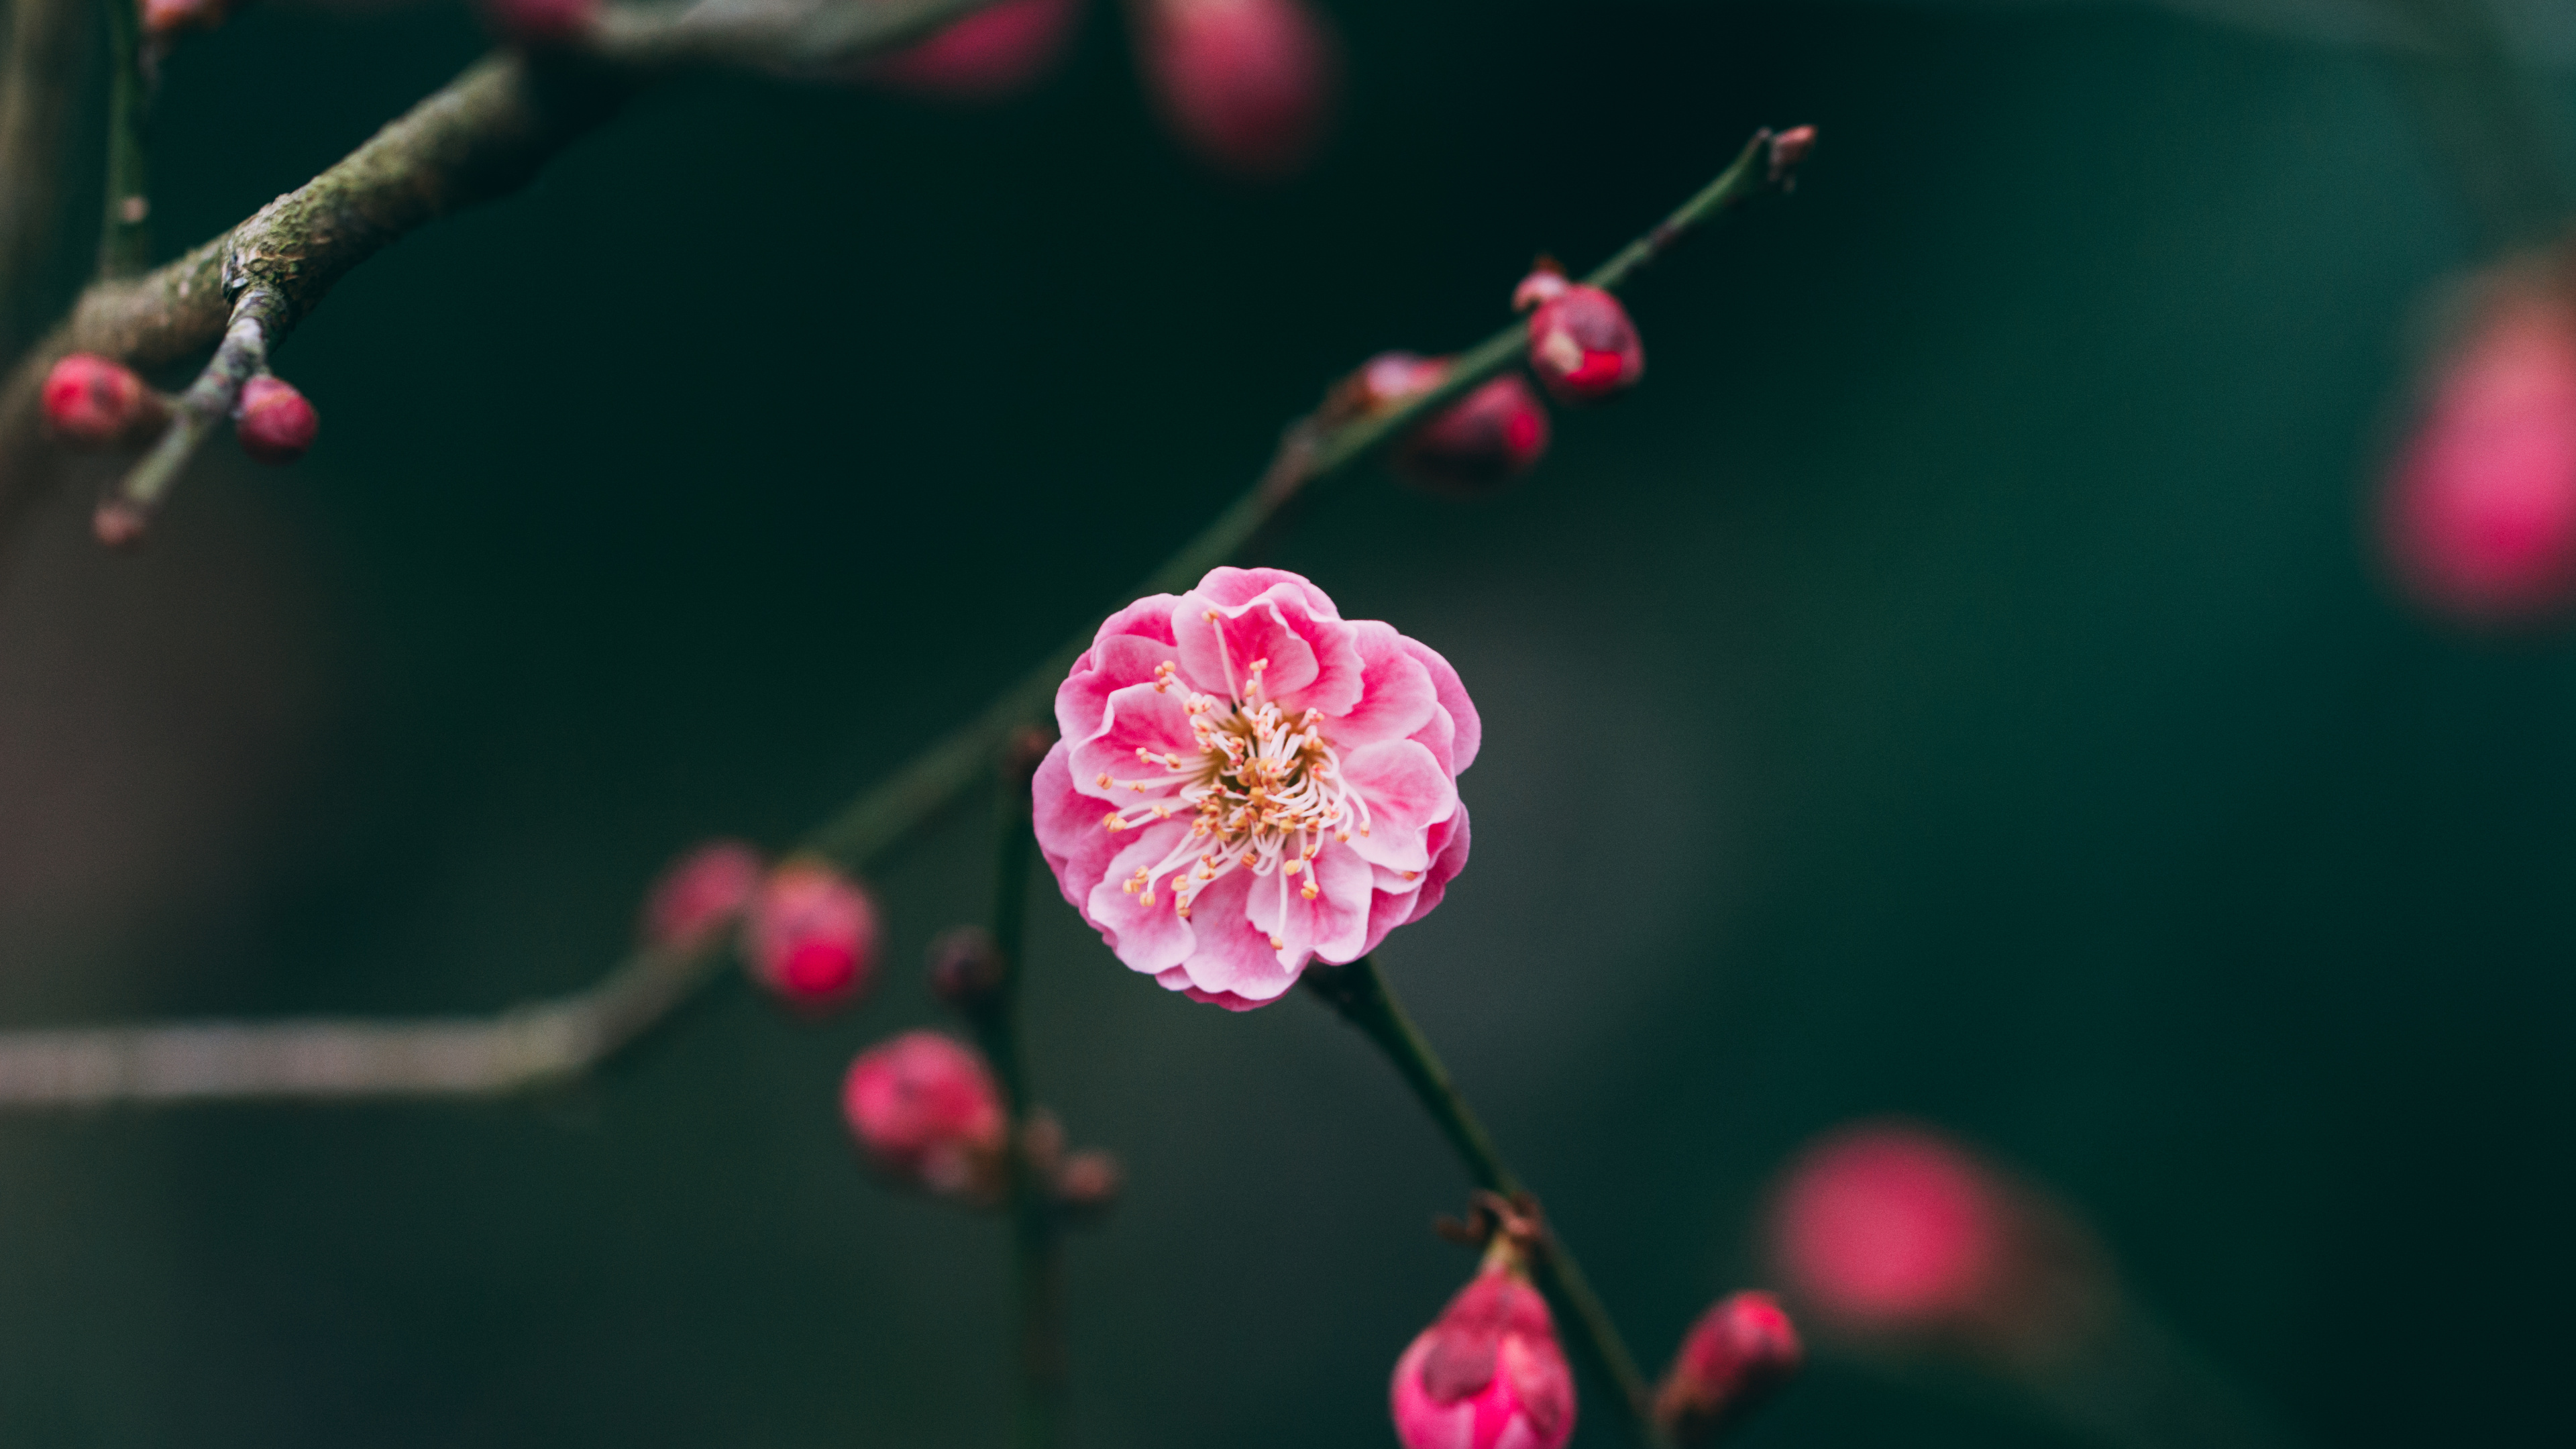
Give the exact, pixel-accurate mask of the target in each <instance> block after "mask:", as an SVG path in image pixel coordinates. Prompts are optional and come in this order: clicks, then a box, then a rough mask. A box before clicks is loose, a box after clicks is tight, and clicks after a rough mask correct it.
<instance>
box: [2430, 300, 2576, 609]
mask: <svg viewBox="0 0 2576 1449" xmlns="http://www.w3.org/2000/svg"><path fill="white" fill-rule="evenodd" d="M2382 532H2383V536H2384V538H2385V539H2386V543H2387V547H2388V550H2389V554H2390V556H2391V559H2392V561H2393V562H2394V563H2395V565H2396V568H2397V571H2398V573H2399V575H2400V576H2401V577H2402V578H2403V579H2404V581H2405V583H2406V584H2407V586H2408V588H2409V589H2410V590H2411V591H2412V592H2413V593H2414V594H2415V595H2416V597H2417V598H2419V599H2421V600H2422V601H2423V602H2424V603H2426V604H2427V605H2429V606H2431V607H2432V608H2434V609H2437V610H2439V611H2441V612H2442V613H2444V614H2448V615H2450V616H2452V617H2454V618H2459V619H2463V620H2466V621H2468V622H2471V623H2509V622H2513V621H2516V620H2521V619H2527V618H2532V617H2535V616H2543V615H2549V614H2554V613H2557V612H2559V611H2560V610H2562V609H2564V608H2565V606H2566V605H2567V604H2568V602H2569V600H2570V598H2571V596H2576V303H2571V302H2570V300H2569V299H2568V297H2567V296H2566V295H2565V294H2564V293H2563V292H2561V291H2560V290H2559V287H2558V286H2557V285H2556V282H2555V278H2554V277H2553V278H2549V279H2534V278H2527V277H2514V276H2508V277H2507V278H2506V279H2504V280H2503V281H2502V282H2501V283H2500V284H2499V285H2498V286H2496V287H2495V289H2494V290H2493V291H2492V293H2491V294H2490V295H2489V296H2488V297H2487V298H2485V299H2484V300H2483V302H2482V304H2481V306H2480V309H2479V311H2478V312H2477V314H2476V315H2475V318H2474V320H2473V321H2472V322H2471V323H2470V325H2469V327H2468V330H2467V332H2466V334H2465V335H2464V337H2463V338H2462V340H2461V341H2460V342H2459V343H2458V344H2457V345H2456V346H2455V347H2454V348H2453V349H2452V350H2451V351H2450V352H2449V353H2448V354H2447V355H2446V356H2444V357H2443V358H2441V359H2440V360H2439V361H2438V362H2437V363H2436V365H2435V369H2434V372H2433V375H2432V383H2431V388H2430V391H2429V395H2428V397H2427V399H2426V405H2425V408H2424V412H2423V416H2422V419H2421V421H2420V422H2419V423H2418V425H2417V428H2416V431H2415V434H2414V436H2413V438H2412V439H2411V440H2410V441H2409V442H2408V443H2407V445H2406V447H2405V449H2404V451H2403V452H2402V453H2400V455H2399V456H2398V458H2397V461H2396V466H2395V467H2394V468H2393V469H2392V470H2391V473H2390V477H2389V481H2388V491H2387V496H2386V501H2385V505H2384V509H2383V512H2382Z"/></svg>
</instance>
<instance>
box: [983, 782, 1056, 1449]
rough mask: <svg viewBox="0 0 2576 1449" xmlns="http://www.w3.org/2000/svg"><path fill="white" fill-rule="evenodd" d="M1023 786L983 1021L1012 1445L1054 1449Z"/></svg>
mask: <svg viewBox="0 0 2576 1449" xmlns="http://www.w3.org/2000/svg"><path fill="white" fill-rule="evenodd" d="M1016 783H1017V782H1016V780H1014V779H1010V778H1006V779H1005V781H1004V782H1003V785H1002V788H1001V789H1000V790H999V791H998V792H997V794H998V796H999V803H998V805H997V807H996V809H995V811H994V816H995V819H994V826H995V830H996V837H997V838H996V846H995V850H994V872H993V948H994V950H995V952H996V953H998V955H999V956H1000V958H1001V967H1002V974H1001V980H1000V982H999V984H998V985H997V986H996V987H995V989H994V992H993V997H992V1000H991V1001H990V1002H989V1003H987V1005H986V1006H985V1008H984V1009H983V1010H981V1011H978V1012H976V1013H975V1016H974V1021H975V1032H976V1036H977V1038H978V1039H979V1040H980V1041H981V1042H982V1044H983V1048H984V1053H985V1055H986V1056H987V1057H988V1058H989V1059H990V1060H991V1061H992V1063H993V1072H994V1075H995V1076H997V1077H999V1078H1000V1079H1001V1083H1002V1095H1003V1098H1004V1102H1005V1105H1006V1106H1007V1107H1008V1108H1009V1110H1010V1118H1011V1190H1010V1215H1011V1277H1012V1288H1013V1297H1014V1298H1015V1300H1016V1307H1017V1315H1016V1316H1017V1323H1018V1328H1017V1332H1016V1334H1015V1340H1016V1341H1015V1343H1014V1345H1013V1349H1014V1354H1015V1357H1016V1359H1017V1362H1018V1372H1019V1398H1018V1402H1017V1404H1016V1405H1015V1406H1014V1408H1013V1411H1012V1429H1011V1442H1012V1444H1013V1445H1015V1446H1016V1449H1051V1446H1052V1445H1054V1444H1056V1443H1057V1442H1058V1441H1060V1440H1061V1439H1062V1438H1063V1432H1062V1430H1063V1422H1064V1396H1065V1393H1064V1391H1065V1363H1064V1231H1063V1229H1064V1225H1063V1222H1062V1220H1061V1219H1060V1218H1059V1217H1058V1216H1057V1214H1056V1211H1055V1205H1054V1203H1053V1201H1052V1200H1051V1199H1050V1197H1049V1195H1048V1190H1047V1184H1046V1183H1045V1182H1043V1181H1041V1180H1040V1178H1039V1175H1038V1168H1037V1164H1035V1163H1034V1162H1033V1161H1032V1160H1031V1158H1030V1154H1029V1151H1028V1129H1029V1126H1030V1123H1031V1120H1032V1119H1033V1118H1034V1117H1035V1115H1036V1111H1037V1104H1036V1100H1035V1097H1034V1096H1033V1094H1032V1092H1031V1089H1030V1086H1029V1066H1028V1057H1027V1053H1026V1051H1025V1049H1024V1048H1023V1046H1022V1043H1021V1038H1020V981H1021V975H1022V958H1023V955H1024V950H1023V943H1024V942H1025V940H1026V938H1027V924H1028V908H1029V872H1030V871H1031V869H1032V868H1034V866H1035V863H1036V860H1037V836H1036V833H1035V832H1034V831H1033V830H1032V829H1031V828H1030V823H1029V792H1028V790H1027V789H1026V788H1025V787H1024V786H1022V787H1020V788H1014V785H1015V784H1016Z"/></svg>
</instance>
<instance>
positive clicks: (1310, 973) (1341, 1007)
mask: <svg viewBox="0 0 2576 1449" xmlns="http://www.w3.org/2000/svg"><path fill="white" fill-rule="evenodd" d="M1300 980H1301V984H1303V985H1304V986H1305V987H1306V989H1307V990H1308V991H1311V992H1313V993H1314V994H1315V995H1316V996H1317V997H1318V998H1320V999H1321V1000H1322V1001H1323V1002H1324V1003H1325V1004H1326V1005H1328V1006H1330V1007H1332V1008H1333V1010H1334V1011H1335V1012H1336V1013H1337V1014H1339V1015H1340V1016H1341V1018H1342V1019H1343V1020H1344V1021H1347V1022H1349V1023H1350V1024H1351V1025H1352V1026H1353V1027H1355V1028H1357V1029H1358V1031H1359V1033H1360V1035H1362V1036H1365V1037H1367V1038H1368V1039H1369V1041H1370V1042H1371V1043H1373V1044H1375V1045H1376V1047H1377V1049H1378V1050H1379V1051H1380V1052H1383V1053H1384V1054H1385V1056H1386V1059H1387V1061H1388V1062H1389V1063H1390V1064H1391V1065H1393V1066H1394V1068H1395V1070H1396V1074H1397V1075H1398V1076H1400V1077H1402V1078H1404V1084H1405V1085H1406V1086H1407V1087H1409V1088H1411V1089H1412V1091H1413V1096H1414V1100H1416V1101H1418V1102H1420V1103H1421V1104H1422V1109H1423V1110H1424V1111H1425V1112H1428V1113H1429V1114H1430V1115H1431V1120H1432V1122H1433V1124H1434V1125H1436V1126H1438V1127H1439V1129H1440V1135H1441V1136H1443V1137H1446V1138H1448V1139H1449V1146H1450V1148H1451V1149H1452V1150H1454V1151H1455V1152H1456V1153H1457V1154H1458V1160H1459V1161H1460V1162H1461V1163H1463V1164H1464V1165H1465V1166H1466V1168H1467V1175H1468V1177H1470V1178H1471V1179H1473V1180H1474V1181H1475V1184H1476V1185H1477V1186H1478V1187H1481V1188H1484V1189H1485V1190H1487V1191H1489V1192H1496V1193H1500V1194H1502V1195H1503V1196H1505V1197H1512V1198H1517V1197H1520V1196H1522V1195H1524V1193H1525V1192H1526V1189H1524V1188H1523V1187H1522V1185H1521V1180H1520V1178H1519V1177H1518V1176H1517V1175H1516V1174H1514V1173H1513V1171H1512V1169H1511V1164H1509V1163H1507V1162H1505V1161H1503V1154H1502V1153H1501V1151H1500V1150H1498V1149H1497V1148H1496V1147H1495V1146H1494V1138H1493V1134H1492V1133H1490V1132H1487V1131H1486V1130H1485V1124H1484V1123H1483V1121H1481V1120H1480V1119H1479V1118H1478V1117H1477V1116H1476V1109H1475V1108H1473V1107H1470V1106H1469V1105H1467V1098H1466V1097H1465V1095H1464V1094H1462V1093H1461V1092H1459V1090H1458V1084H1457V1083H1456V1082H1455V1081H1453V1080H1452V1079H1451V1078H1450V1076H1449V1068H1448V1067H1447V1066H1446V1065H1445V1064H1444V1063H1442V1061H1441V1060H1440V1055H1439V1053H1437V1052H1435V1051H1433V1050H1432V1049H1431V1042H1430V1039H1429V1038H1427V1037H1425V1036H1424V1035H1423V1034H1422V1029H1421V1028H1419V1027H1417V1026H1415V1025H1414V1024H1413V1018H1412V1017H1411V1016H1409V1015H1407V1014H1406V1012H1405V1010H1404V1003H1403V1002H1402V1001H1399V1000H1398V999H1396V995H1395V989H1394V988H1393V987H1391V986H1389V985H1387V983H1386V976H1385V974H1384V973H1383V972H1381V971H1379V970H1378V969H1377V960H1376V958H1374V957H1370V956H1362V957H1361V958H1360V959H1358V960H1357V961H1354V962H1352V963H1350V964H1349V965H1347V966H1327V965H1322V964H1317V965H1313V966H1309V967H1307V968H1306V974H1305V975H1304V976H1303V977H1302V978H1300ZM1531 1266H1532V1267H1533V1268H1535V1269H1536V1270H1537V1273H1538V1279H1539V1286H1540V1287H1542V1288H1544V1289H1545V1290H1546V1291H1547V1295H1548V1296H1549V1297H1550V1298H1553V1299H1555V1300H1556V1304H1557V1307H1558V1308H1559V1309H1561V1310H1563V1312H1564V1314H1565V1316H1566V1317H1567V1318H1568V1319H1569V1320H1570V1321H1571V1324H1572V1327H1573V1329H1574V1331H1573V1333H1572V1334H1570V1335H1569V1337H1570V1338H1571V1339H1572V1341H1573V1343H1574V1346H1575V1349H1576V1351H1577V1352H1579V1353H1580V1354H1581V1355H1582V1356H1583V1357H1584V1358H1585V1359H1586V1360H1588V1361H1589V1362H1590V1364H1591V1366H1592V1368H1593V1370H1594V1371H1595V1372H1597V1373H1599V1374H1600V1375H1601V1376H1602V1377H1603V1378H1604V1379H1606V1380H1607V1381H1608V1382H1609V1383H1610V1385H1611V1387H1612V1388H1613V1389H1615V1390H1616V1391H1617V1395H1618V1401H1619V1409H1620V1413H1621V1414H1622V1415H1623V1417H1624V1418H1625V1420H1626V1422H1627V1425H1628V1427H1629V1430H1630V1432H1631V1433H1633V1434H1634V1435H1635V1437H1636V1438H1637V1440H1638V1442H1640V1443H1643V1444H1647V1445H1652V1446H1655V1449H1664V1446H1666V1445H1668V1444H1669V1443H1670V1442H1671V1436H1670V1434H1669V1433H1668V1432H1667V1431H1666V1430H1665V1429H1664V1427H1663V1426H1662V1424H1661V1423H1660V1422H1659V1421H1658V1420H1657V1419H1656V1418H1655V1414H1654V1388H1653V1386H1652V1385H1650V1384H1648V1383H1647V1382H1646V1376H1645V1375H1644V1374H1643V1373H1642V1372H1640V1371H1639V1370H1638V1368H1637V1359H1636V1356H1635V1355H1634V1354H1631V1353H1630V1352H1629V1351H1628V1344H1627V1340H1625V1339H1623V1338H1621V1337H1620V1336H1619V1325H1618V1324H1617V1323H1615V1322H1613V1321H1612V1320H1611V1317H1610V1310H1609V1308H1608V1307H1607V1306H1606V1305H1605V1304H1603V1303H1602V1301H1601V1297H1600V1295H1599V1294H1597V1293H1595V1292H1593V1291H1592V1284H1591V1281H1590V1280H1589V1279H1586V1278H1585V1277H1584V1276H1583V1266H1582V1265H1581V1264H1580V1263H1577V1262H1576V1261H1575V1260H1574V1254H1573V1252H1572V1251H1571V1250H1569V1249H1568V1248H1567V1247H1566V1246H1565V1245H1564V1244H1563V1243H1562V1242H1560V1241H1558V1240H1557V1237H1556V1234H1555V1232H1554V1231H1553V1230H1552V1229H1551V1230H1550V1231H1549V1233H1548V1235H1547V1239H1546V1242H1545V1246H1544V1251H1542V1252H1540V1253H1537V1254H1535V1255H1534V1258H1533V1261H1532V1264H1531Z"/></svg>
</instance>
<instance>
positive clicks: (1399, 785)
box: [1342, 740, 1458, 871]
mask: <svg viewBox="0 0 2576 1449" xmlns="http://www.w3.org/2000/svg"><path fill="white" fill-rule="evenodd" d="M1342 778H1343V779H1344V780H1346V781H1348V782H1349V784H1350V786H1351V788H1352V789H1354V790H1357V791H1358V792H1359V793H1360V795H1361V797H1362V798H1363V799H1365V800H1366V801H1367V802H1368V834H1366V835H1362V834H1360V833H1359V832H1358V831H1356V830H1354V831H1352V832H1351V840H1350V845H1351V849H1353V850H1355V851H1357V852H1359V855H1360V858H1361V859H1363V860H1366V861H1368V862H1370V863H1371V864H1373V865H1382V866H1386V867H1387V868H1389V869H1391V870H1411V871H1420V870H1427V869H1429V868H1430V865H1431V852H1430V850H1429V848H1428V847H1427V846H1426V845H1425V843H1424V841H1423V838H1422V836H1423V832H1424V831H1425V830H1428V829H1429V828H1430V827H1431V826H1433V825H1434V824H1437V823H1438V822H1440V821H1443V820H1446V819H1448V818H1449V813H1450V812H1451V811H1453V810H1456V809H1457V808H1458V786H1457V783H1456V782H1455V781H1453V780H1451V779H1450V778H1449V772H1448V771H1446V770H1443V769H1441V768H1440V762H1439V761H1438V760H1436V759H1433V758H1432V756H1431V752H1430V751H1429V750H1427V749H1424V748H1423V747H1422V746H1420V745H1418V744H1415V743H1414V742H1413V741H1411V740H1389V741H1387V742H1386V743H1384V744H1376V745H1370V746H1368V747H1367V748H1366V749H1362V750H1356V751H1353V752H1352V753H1351V754H1350V755H1348V756H1346V757H1345V758H1344V759H1343V760H1342Z"/></svg>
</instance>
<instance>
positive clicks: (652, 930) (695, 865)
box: [643, 840, 761, 951]
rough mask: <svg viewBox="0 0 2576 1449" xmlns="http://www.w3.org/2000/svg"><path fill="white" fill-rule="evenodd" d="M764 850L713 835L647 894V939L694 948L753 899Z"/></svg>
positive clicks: (670, 946) (666, 945) (664, 946)
mask: <svg viewBox="0 0 2576 1449" xmlns="http://www.w3.org/2000/svg"><path fill="white" fill-rule="evenodd" d="M760 871H761V863H760V852H759V851H756V850H754V849H752V848H751V847H750V846H748V845H745V844H743V843H742V842H741V841H739V840H711V841H708V842H707V843H706V844H704V845H701V846H699V847H698V848H697V849H695V850H692V851H690V852H689V853H688V854H686V855H684V856H681V857H680V858H679V859H678V860H675V861H673V862H671V864H670V865H669V866H668V867H667V868H665V869H664V870H663V872H662V876H661V879H659V880H656V881H655V882H653V892H652V894H651V895H649V896H647V897H645V900H644V932H643V934H644V940H645V941H646V943H647V944H650V945H652V946H655V947H658V948H660V949H663V950H666V951H693V950H696V949H697V948H698V947H700V946H703V945H705V944H706V943H707V942H708V941H709V940H710V939H712V938H713V937H714V935H715V933H716V932H717V931H720V930H722V929H723V928H724V927H725V925H726V924H727V923H728V922H730V921H732V920H733V918H734V917H735V916H737V915H739V914H741V912H742V908H743V907H744V906H747V905H749V904H750V903H751V897H752V893H753V892H755V891H757V890H759V889H760Z"/></svg>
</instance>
